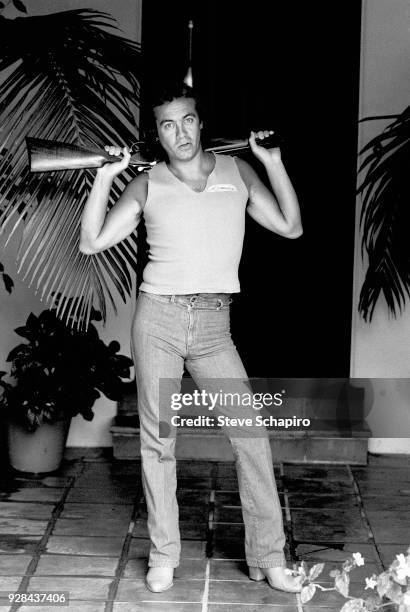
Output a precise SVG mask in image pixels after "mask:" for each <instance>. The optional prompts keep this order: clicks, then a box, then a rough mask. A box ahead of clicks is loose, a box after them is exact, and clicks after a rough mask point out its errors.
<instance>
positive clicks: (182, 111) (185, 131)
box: [154, 98, 202, 161]
mask: <svg viewBox="0 0 410 612" xmlns="http://www.w3.org/2000/svg"><path fill="white" fill-rule="evenodd" d="M154 114H155V119H156V124H157V130H158V137H159V141H160V143H161V145H162V146H163V148H164V149H165V151H166V153H167V154H168V157H169V159H170V160H172V159H175V160H179V161H189V160H191V159H192V158H193V157H194V156H195V155H196V154H197V152H198V151H199V150H200V148H201V128H202V123H201V122H200V120H199V117H198V113H197V111H196V108H195V100H193V99H192V98H177V99H176V100H172V102H166V103H165V104H162V105H161V106H156V107H155V108H154Z"/></svg>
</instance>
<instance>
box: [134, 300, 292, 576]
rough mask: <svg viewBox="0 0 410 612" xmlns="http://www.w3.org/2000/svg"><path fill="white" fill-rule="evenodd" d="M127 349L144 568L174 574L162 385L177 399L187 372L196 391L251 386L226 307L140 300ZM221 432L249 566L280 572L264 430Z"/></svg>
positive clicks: (230, 412) (281, 541) (176, 552)
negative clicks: (135, 413) (233, 473)
mask: <svg viewBox="0 0 410 612" xmlns="http://www.w3.org/2000/svg"><path fill="white" fill-rule="evenodd" d="M162 297H164V296H162ZM132 345H133V356H134V363H135V371H136V378H137V387H138V407H139V416H140V437H141V460H142V474H143V487H144V493H145V498H146V503H147V510H148V531H149V536H150V539H151V548H150V554H149V561H148V564H149V566H151V567H160V566H164V567H176V566H177V565H178V564H179V559H180V534H179V527H178V505H177V501H176V484H177V483H176V463H175V436H171V437H164V438H160V437H159V426H160V414H159V410H160V408H159V406H160V397H159V395H160V391H159V385H160V380H161V379H167V385H168V389H169V390H170V392H171V393H180V382H181V377H182V374H183V368H184V364H185V366H186V368H187V369H188V371H189V373H190V374H191V376H192V377H193V379H194V380H195V382H196V383H197V386H198V387H199V388H205V389H206V388H207V382H206V381H207V379H218V381H223V380H224V379H226V380H232V379H237V382H235V388H236V390H238V391H239V392H241V391H242V392H249V386H248V385H247V384H246V381H247V376H246V372H245V369H244V367H243V364H242V361H241V359H240V357H239V355H238V353H237V351H236V348H235V346H234V344H233V342H232V339H231V335H230V331H229V308H228V307H226V308H219V307H218V308H205V307H203V308H200V307H197V308H192V307H190V306H188V307H183V306H182V305H181V304H178V303H172V302H171V303H170V302H169V300H164V299H161V296H151V295H147V294H141V295H140V296H139V298H138V301H137V307H136V312H135V317H134V322H133V330H132ZM169 385H173V387H172V388H171V387H170V386H169ZM218 410H219V412H220V413H221V414H224V415H226V416H238V412H237V410H236V409H235V408H234V407H227V406H218ZM246 411H248V412H249V411H253V409H252V408H247V409H245V413H246ZM253 416H254V415H253ZM225 432H226V433H227V435H228V437H229V439H230V442H231V445H232V449H233V453H234V457H235V462H236V468H237V473H238V483H239V494H240V498H241V503H242V513H243V520H244V526H245V555H246V561H247V563H248V565H251V566H258V567H275V566H283V565H285V557H284V552H283V549H284V545H285V535H284V531H283V522H282V511H281V507H280V502H279V498H278V493H277V489H276V483H275V477H274V471H273V463H272V455H271V450H270V445H269V439H268V435H267V432H266V429H264V428H262V427H259V428H258V432H257V433H255V432H250V435H249V436H248V435H237V432H236V431H235V430H234V429H231V428H226V429H225Z"/></svg>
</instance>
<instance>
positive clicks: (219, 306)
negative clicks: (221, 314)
mask: <svg viewBox="0 0 410 612" xmlns="http://www.w3.org/2000/svg"><path fill="white" fill-rule="evenodd" d="M217 302H218V306H217V307H216V309H217V310H221V308H222V306H223V305H224V303H223V301H222V300H221V299H220V298H218V300H217Z"/></svg>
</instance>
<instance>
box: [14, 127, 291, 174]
mask: <svg viewBox="0 0 410 612" xmlns="http://www.w3.org/2000/svg"><path fill="white" fill-rule="evenodd" d="M257 143H258V144H259V145H261V146H263V147H265V148H269V147H276V146H280V143H281V140H280V139H279V137H278V136H277V134H273V135H271V136H269V137H268V138H264V139H262V140H257ZM26 146H27V152H28V159H29V168H30V171H31V172H51V171H54V170H78V169H81V168H100V167H101V166H103V165H104V164H107V163H112V162H116V161H118V160H119V159H121V158H120V157H118V156H115V155H109V154H108V153H107V151H105V149H98V148H95V149H93V148H90V149H88V148H86V147H80V146H78V145H74V144H68V143H66V142H59V141H57V140H46V139H43V138H32V137H30V136H27V137H26ZM247 149H249V141H248V140H247V139H246V140H239V139H227V138H218V139H214V140H213V141H212V144H211V146H209V147H207V148H206V149H205V150H206V151H211V152H215V153H228V154H229V153H235V152H238V153H239V152H241V151H246V150H247ZM156 163H157V160H154V161H146V160H145V159H144V158H143V156H142V155H141V153H140V152H139V151H137V152H136V153H134V154H133V155H131V159H130V166H136V167H137V168H138V170H147V169H149V168H151V167H152V166H154V165H155V164H156Z"/></svg>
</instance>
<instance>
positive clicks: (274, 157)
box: [249, 130, 281, 165]
mask: <svg viewBox="0 0 410 612" xmlns="http://www.w3.org/2000/svg"><path fill="white" fill-rule="evenodd" d="M272 134H273V131H272V130H261V131H259V132H251V135H250V137H249V145H250V147H251V150H252V153H253V154H254V155H255V157H256V158H257V159H259V161H260V162H262V164H264V165H266V164H271V163H272V162H278V161H281V155H280V149H279V147H274V148H273V149H265V148H264V147H261V146H260V145H258V144H256V138H257V139H258V140H263V139H264V138H269V136H272Z"/></svg>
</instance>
